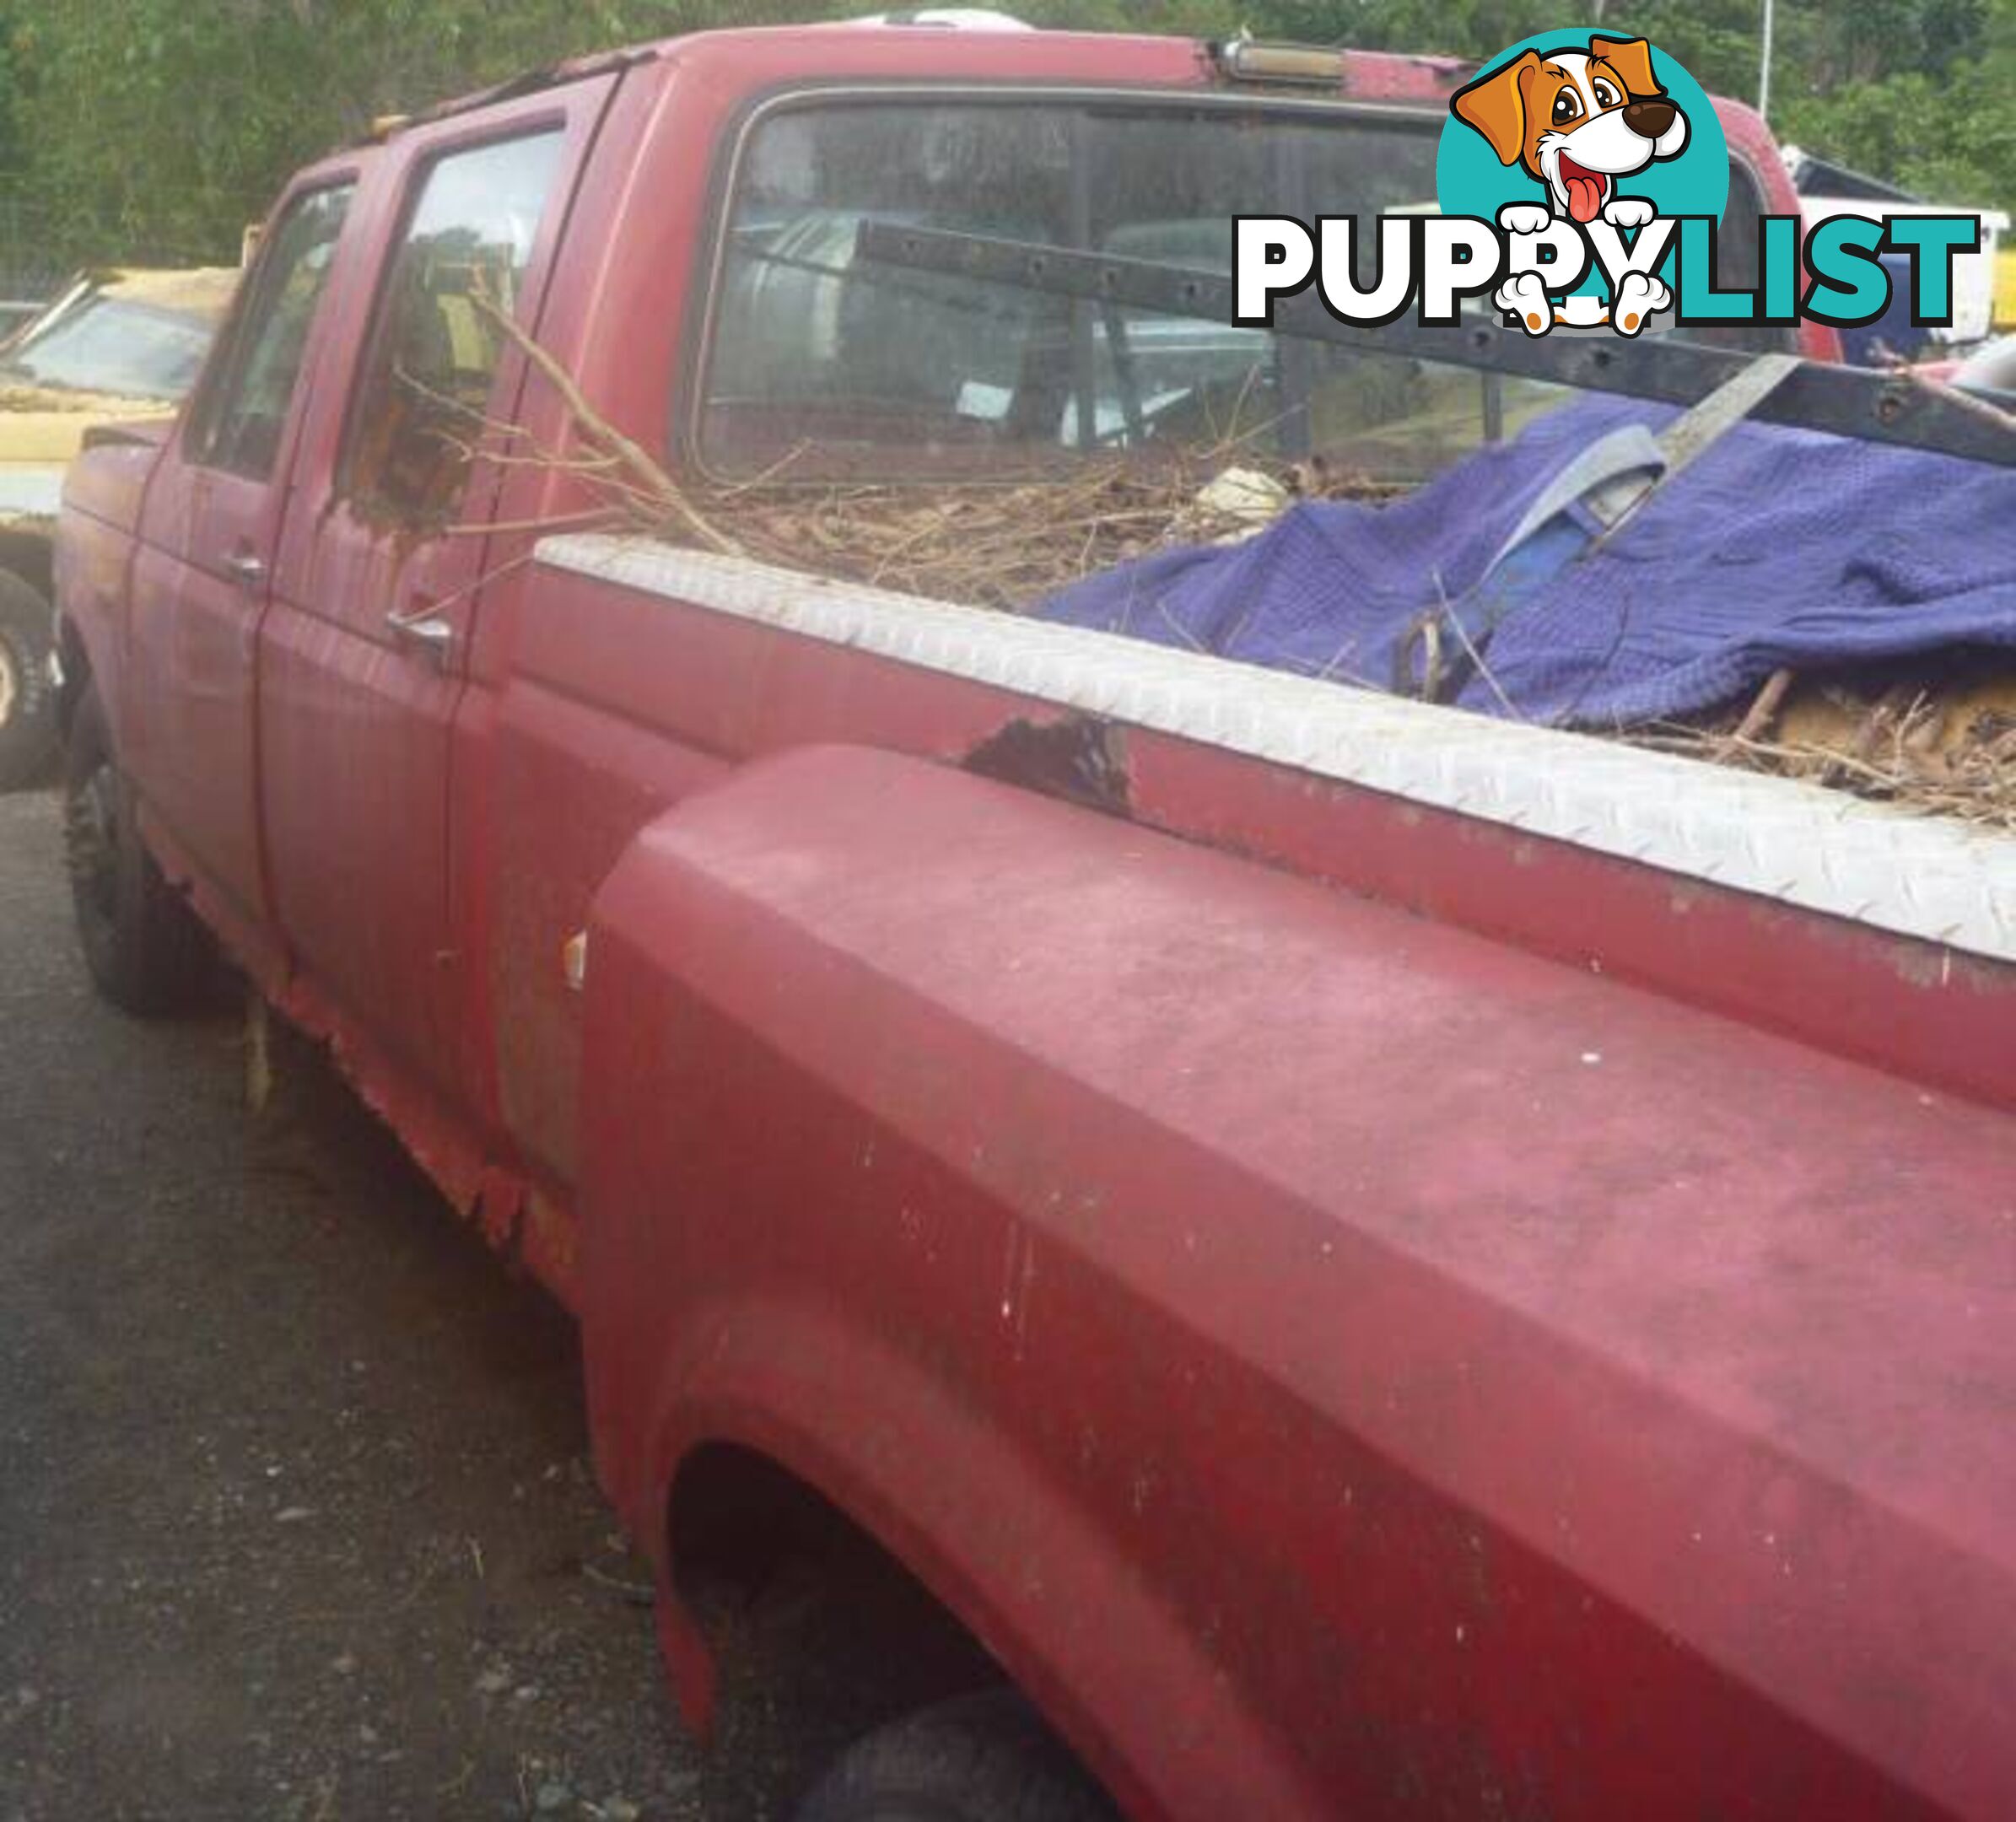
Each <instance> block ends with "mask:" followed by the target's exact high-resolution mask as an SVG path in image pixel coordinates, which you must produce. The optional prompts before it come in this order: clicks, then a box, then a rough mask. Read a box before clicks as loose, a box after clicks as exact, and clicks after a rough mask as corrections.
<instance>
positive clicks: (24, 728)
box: [0, 569, 57, 791]
mask: <svg viewBox="0 0 2016 1822" xmlns="http://www.w3.org/2000/svg"><path fill="white" fill-rule="evenodd" d="M48 660H49V603H48V602H47V601H44V600H43V599H42V597H41V596H40V595H38V594H36V593H35V590H33V589H32V588H30V586H29V585H28V584H27V583H25V582H24V581H23V580H22V579H20V577H19V576H18V575H14V574H10V573H9V572H8V571H7V570H5V569H0V791H9V790H19V788H20V787H21V786H22V785H24V784H34V783H35V781H36V780H38V779H43V778H46V777H47V776H48V774H49V772H50V769H51V765H52V763H53V762H54V760H55V758H56V754H57V737H56V692H55V691H54V690H52V689H51V687H49V662H48Z"/></svg>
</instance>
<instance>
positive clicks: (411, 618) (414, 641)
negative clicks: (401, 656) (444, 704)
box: [385, 610, 455, 671]
mask: <svg viewBox="0 0 2016 1822" xmlns="http://www.w3.org/2000/svg"><path fill="white" fill-rule="evenodd" d="M385 625H386V626H387V627H388V628H390V629H391V634H392V643H393V644H395V645H396V646H398V647H400V649H401V650H404V651H410V652H418V653H420V654H421V655H423V656H424V657H426V658H427V659H428V660H429V661H430V662H432V664H433V665H434V668H435V669H436V670H437V671H439V670H445V669H446V668H447V666H448V654H449V651H450V648H451V647H453V645H454V644H455V627H454V625H453V624H452V623H450V622H449V621H446V620H444V619H443V618H442V617H440V616H439V614H435V613H429V612H425V611H424V610H423V611H422V612H418V613H410V612H409V613H389V614H387V615H386V616H385Z"/></svg>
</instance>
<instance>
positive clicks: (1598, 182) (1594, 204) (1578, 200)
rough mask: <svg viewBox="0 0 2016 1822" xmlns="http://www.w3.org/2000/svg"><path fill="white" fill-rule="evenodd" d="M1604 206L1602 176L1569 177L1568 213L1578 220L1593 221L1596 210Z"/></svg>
mask: <svg viewBox="0 0 2016 1822" xmlns="http://www.w3.org/2000/svg"><path fill="white" fill-rule="evenodd" d="M1602 207H1603V180H1602V179H1601V178H1600V177H1571V178H1569V179H1568V213H1570V214H1571V215H1572V216H1573V217H1574V218H1576V220H1577V221H1578V222H1593V221H1594V220H1595V219H1596V212H1597V211H1598V209H1599V208H1602Z"/></svg>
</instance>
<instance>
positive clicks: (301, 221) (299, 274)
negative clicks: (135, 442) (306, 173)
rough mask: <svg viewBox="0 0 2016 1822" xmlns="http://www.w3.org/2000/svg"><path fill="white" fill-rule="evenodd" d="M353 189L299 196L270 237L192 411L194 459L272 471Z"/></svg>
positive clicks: (248, 471)
mask: <svg viewBox="0 0 2016 1822" xmlns="http://www.w3.org/2000/svg"><path fill="white" fill-rule="evenodd" d="M354 188H355V186H353V185H351V184H347V183H345V184H336V185H332V186H330V187H329V188H327V189H323V190H311V191H308V192H307V194H305V195H304V196H301V197H296V198H295V200H294V202H292V203H290V204H289V205H288V210H287V213H285V214H284V215H283V216H282V217H281V218H280V222H279V225H278V227H277V228H275V229H274V230H273V232H272V234H270V235H269V236H268V237H267V242H266V246H265V251H263V253H262V254H261V256H260V260H259V263H258V266H257V267H256V270H255V272H254V273H253V276H252V278H251V288H250V290H249V292H248V294H247V295H246V297H245V307H244V309H243V310H241V311H240V313H239V315H238V317H237V319H236V320H235V321H234V323H233V324H232V326H231V328H230V331H229V338H228V340H227V342H226V344H225V347H224V354H223V358H222V359H221V360H220V361H219V363H218V369H217V374H216V379H215V383H214V384H213V385H208V386H206V387H205V388H204V390H203V391H202V395H201V396H199V397H198V399H197V402H196V405H195V407H193V409H192V411H191V417H190V423H189V431H188V435H187V439H186V443H185V445H184V446H185V448H186V450H187V451H188V454H189V457H190V460H191V461H195V462H197V463H200V464H201V465H202V466H204V467H208V468H224V469H228V470H229V471H230V472H231V473H233V474H237V475H243V476H245V477H246V478H247V479H248V480H253V481H262V480H264V479H265V478H266V477H267V476H268V475H270V474H271V473H272V469H273V463H274V461H276V459H277V458H278V455H279V453H280V434H281V431H282V430H283V429H284V428H285V426H286V423H287V412H288V406H289V405H290V404H291V403H292V402H293V400H294V384H295V382H296V380H299V377H300V373H301V360H302V357H303V356H304V355H305V353H306V352H307V349H308V332H309V331H310V328H312V327H313V326H314V324H315V307H316V305H319V304H320V303H321V297H322V292H323V289H324V288H325V287H326V285H327V283H328V281H329V268H330V267H331V265H332V263H333V262H334V261H335V257H336V242H337V236H338V235H339V234H342V228H343V218H344V216H345V215H346V214H348V212H349V208H350V197H351V196H352V194H353V191H354Z"/></svg>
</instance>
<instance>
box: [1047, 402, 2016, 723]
mask: <svg viewBox="0 0 2016 1822" xmlns="http://www.w3.org/2000/svg"><path fill="white" fill-rule="evenodd" d="M1673 416H1674V412H1672V411H1671V410H1670V409H1668V408H1667V407H1659V406H1654V405H1648V404H1647V403H1645V402H1641V401H1635V400H1613V399H1584V400H1580V401H1577V402H1574V403H1572V404H1571V405H1568V406H1566V407H1562V408H1561V409H1560V410H1557V411H1555V412H1550V414H1548V415H1547V416H1546V417H1544V418H1539V419H1538V420H1536V421H1535V422H1534V423H1532V424H1530V425H1529V426H1528V428H1527V429H1525V430H1524V431H1523V432H1522V433H1521V434H1520V435H1519V436H1518V437H1517V439H1514V440H1513V441H1512V442H1510V443H1507V444H1501V445H1496V446H1493V447H1490V448H1486V449H1484V450H1480V451H1478V452H1477V453H1476V454H1474V455H1470V456H1468V457H1466V458H1465V459H1464V460H1463V461H1459V462H1458V463H1457V464H1456V465H1455V466H1453V467H1452V468H1450V469H1448V470H1447V471H1445V472H1443V473H1442V475H1440V476H1439V477H1437V479H1435V480H1434V481H1433V482H1430V483H1429V484H1428V485H1427V486H1426V487H1424V488H1420V490H1419V491H1417V492H1415V493H1412V494H1410V495H1409V496H1407V497H1406V498H1405V499H1400V500H1398V501H1396V502H1394V503H1393V504H1390V505H1387V506H1383V507H1373V506H1365V505H1359V504H1353V503H1350V502H1345V501H1307V502H1303V503H1302V504H1297V505H1296V506H1294V507H1292V508H1291V509H1289V510H1288V511H1287V512H1286V513H1285V514H1283V515H1282V516H1281V517H1280V519H1279V520H1276V521H1275V523H1274V524H1273V525H1271V526H1269V527H1268V529H1267V530H1265V531H1262V532H1260V533H1259V535H1258V536H1254V537H1253V538H1250V539H1248V541H1247V542H1244V543H1242V544H1238V545H1233V546H1203V547H1186V548H1183V549H1178V550H1171V551H1165V552H1158V553H1156V554H1155V555H1153V556H1151V557H1146V558H1141V559H1140V560H1139V561H1136V562H1135V563H1128V564H1124V565H1123V566H1121V567H1120V568H1119V569H1113V570H1109V571H1108V572H1105V573H1104V574H1099V575H1096V576H1092V577H1090V578H1088V579H1086V580H1085V581H1084V582H1081V583H1078V584H1076V585H1073V586H1072V587H1070V588H1069V589H1066V590H1064V591H1063V592H1062V593H1060V594H1059V595H1056V596H1052V597H1051V598H1050V599H1049V600H1048V601H1046V602H1044V603H1043V606H1042V607H1041V609H1040V610H1039V612H1041V613H1042V614H1043V617H1046V618H1050V619H1054V620H1060V621H1065V622H1069V623H1072V624H1075V625H1080V626H1092V627H1098V628H1105V629H1108V630H1110V631H1116V632H1121V633H1131V634H1133V635H1135V636H1136V637H1139V638H1141V639H1156V640H1159V641H1161V642H1162V643H1163V644H1172V645H1179V646H1185V647H1189V648H1191V649H1193V650H1206V651H1210V652H1214V653H1216V654H1219V655H1222V656H1225V657H1228V658H1236V659H1240V660H1244V661H1246V662H1248V663H1252V664H1259V665H1267V666H1274V667H1276V668H1280V669H1283V670H1291V671H1302V672H1304V673H1306V674H1310V675H1319V676H1325V677H1334V678H1335V679H1337V680H1338V681H1340V682H1356V683H1362V684H1366V685H1370V686H1372V687H1377V688H1387V687H1391V686H1392V682H1393V677H1394V652H1395V649H1396V644H1398V643H1399V642H1403V641H1404V640H1405V639H1406V638H1407V636H1408V633H1409V629H1410V628H1411V627H1412V626H1414V625H1415V623H1416V622H1417V621H1418V620H1419V618H1420V616H1421V615H1422V613H1423V612H1425V611H1426V610H1430V609H1433V608H1435V607H1436V606H1437V604H1438V602H1440V601H1442V600H1444V599H1447V600H1448V601H1454V602H1460V601H1462V600H1463V597H1464V596H1465V595H1466V594H1467V592H1468V591H1469V590H1471V589H1472V588H1473V587H1474V586H1475V585H1477V583H1478V582H1479V580H1480V578H1482V577H1483V576H1484V574H1485V571H1486V570H1487V569H1489V568H1490V565H1491V563H1492V561H1493V559H1494V558H1496V556H1497V555H1498V553H1499V552H1500V550H1501V547H1502V546H1503V545H1504V543H1505V541H1506V539H1507V536H1509V535H1510V534H1511V532H1512V531H1513V529H1514V528H1515V527H1516V526H1517V525H1518V523H1519V521H1520V519H1521V517H1522V515H1523V514H1524V512H1525V511H1526V509H1527V508H1528V506H1529V505H1530V504H1533V503H1534V501H1535V499H1537V498H1538V497H1539V495H1540V494H1541V493H1542V492H1543V490H1544V488H1545V487H1546V485H1547V483H1548V482H1549V481H1550V479H1551V478H1552V477H1554V476H1555V474H1556V473H1557V472H1559V471H1560V470H1561V468H1562V467H1563V466H1564V465H1565V464H1566V463H1567V462H1568V461H1571V459H1572V458H1573V457H1574V456H1575V455H1577V454H1578V453H1579V452H1581V451H1582V450H1584V449H1586V448H1587V446H1588V445H1590V444H1592V443H1593V442H1594V441H1595V440H1596V439H1598V437H1601V436H1603V435H1604V434H1606V433H1607V432H1609V431H1612V430H1614V429H1618V428H1619V427H1620V425H1623V424H1625V423H1634V422H1635V423H1644V424H1647V425H1649V426H1650V427H1651V428H1652V429H1653V430H1654V431H1655V432H1656V431H1658V429H1661V428H1663V426H1664V425H1665V424H1667V423H1669V422H1670V421H1671V419H1672V418H1673ZM1968 645H1973V646H1999V647H2003V648H2005V649H2016V470H2012V469H2009V468H2007V467H1998V466H1991V465H1989V464H1986V463H1982V462H1970V461H1961V460H1959V459H1958V458H1955V457H1952V456H1945V455H1932V454H1929V453H1927V452H1925V451H1922V450H1900V449H1893V448H1885V447H1883V446H1881V445H1876V444H1873V443H1862V442H1857V441H1855V440H1853V439H1848V438H1843V437H1833V436H1826V435H1823V434H1819V433H1818V432H1814V431H1806V430H1796V429H1780V428H1778V427H1776V426H1775V425H1767V424H1754V423H1745V424H1739V425H1738V426H1737V427H1736V428H1735V429H1732V430H1730V431H1729V432H1728V433H1727V434H1724V435H1723V436H1722V438H1721V439H1719V440H1718V441H1717V443H1715V444H1714V445H1711V447H1710V448H1709V449H1708V450H1706V452H1705V453H1704V454H1703V455H1701V457H1700V458H1699V459H1698V460H1697V461H1695V463H1694V464H1693V465H1692V466H1690V467H1689V468H1687V469H1686V470H1684V472H1682V473H1680V474H1679V475H1677V476H1676V477H1674V479H1673V480H1672V481H1671V482H1669V483H1668V484H1667V485H1665V486H1663V487H1661V488H1660V489H1659V490H1658V493H1656V494H1655V495H1654V496H1653V497H1652V499H1650V500H1649V501H1647V503H1646V504H1645V505H1644V506H1643V507H1641V509H1639V511H1638V512H1637V513H1636V515H1634V516H1633V517H1632V519H1631V520H1629V521H1628V522H1627V523H1626V525H1625V526H1624V527H1623V528H1622V530H1621V531H1620V532H1619V533H1618V534H1617V535H1616V536H1614V537H1613V538H1612V539H1611V540H1609V542H1607V543H1606V544H1604V546H1603V547H1599V548H1596V549H1593V550H1591V551H1590V552H1589V553H1587V554H1586V555H1584V556H1583V557H1582V558H1580V559H1579V560H1578V561H1576V562H1573V563H1569V564H1568V565H1567V566H1566V568H1564V569H1561V570H1560V571H1559V572H1558V573H1556V574H1554V575H1553V576H1551V577H1550V578H1549V579H1546V580H1545V581H1544V582H1543V583H1542V584H1540V585H1538V586H1537V587H1533V588H1529V589H1528V590H1525V591H1524V592H1523V594H1522V595H1521V596H1520V597H1519V598H1518V600H1517V602H1516V604H1515V605H1514V606H1512V608H1511V609H1510V611H1509V612H1507V613H1506V614H1505V615H1504V617H1502V618H1501V620H1500V621H1499V622H1498V623H1497V625H1496V631H1495V633H1493V635H1492V637H1491V639H1490V644H1489V646H1488V649H1487V650H1486V651H1485V661H1486V663H1487V665H1488V666H1489V671H1490V677H1489V678H1488V679H1487V678H1486V677H1484V676H1481V675H1479V676H1476V677H1472V678H1471V679H1470V681H1469V682H1468V683H1467V685H1466V686H1465V687H1464V688H1463V691H1462V693H1461V694H1460V696H1459V697H1458V700H1459V701H1460V702H1461V703H1463V706H1465V707H1466V708H1472V709H1479V710H1481V711H1483V712H1485V713H1487V714H1492V713H1495V714H1503V713H1505V712H1506V709H1505V704H1504V703H1501V701H1500V700H1499V692H1502V693H1503V695H1504V697H1505V698H1507V700H1509V702H1510V703H1511V705H1512V709H1513V710H1514V712H1516V713H1517V714H1521V715H1523V716H1524V717H1525V718H1527V719H1528V720H1535V721H1544V722H1555V723H1568V724H1574V725H1597V726H1602V725H1621V724H1628V723H1633V722H1639V721H1645V720H1663V719H1667V718H1671V717H1679V716H1684V715H1688V714H1695V713H1698V712H1700V711H1701V710H1704V709H1711V708H1713V707H1715V706H1717V704H1720V703H1726V702H1728V701H1730V700H1731V699H1733V698H1737V697H1739V696H1742V695H1743V694H1744V693H1747V692H1748V691H1749V690H1752V689H1754V688H1755V687H1756V686H1758V685H1759V684H1760V683H1761V682H1762V681H1763V680H1764V679H1765V677H1769V676H1770V675H1771V672H1772V671H1774V670H1776V669H1777V668H1778V667H1779V666H1792V667H1793V668H1795V669H1800V670H1812V669H1818V668H1822V667H1827V666H1838V665H1845V664H1849V663H1854V662H1860V661H1865V660H1884V659H1888V660H1895V659H1900V658H1905V657H1911V656H1914V655H1923V654H1927V653H1931V652H1934V651H1938V650H1947V649H1951V648H1954V647H1959V646H1968ZM1494 682H1495V684H1496V689H1494V688H1493V687H1492V685H1493V683H1494Z"/></svg>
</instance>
